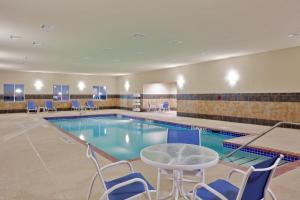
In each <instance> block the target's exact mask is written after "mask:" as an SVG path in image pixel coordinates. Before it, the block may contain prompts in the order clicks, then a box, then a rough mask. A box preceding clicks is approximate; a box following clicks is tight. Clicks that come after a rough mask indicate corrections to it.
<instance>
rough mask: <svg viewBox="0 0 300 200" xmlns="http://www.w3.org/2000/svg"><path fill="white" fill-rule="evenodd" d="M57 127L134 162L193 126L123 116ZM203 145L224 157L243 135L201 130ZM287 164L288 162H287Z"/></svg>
mask: <svg viewBox="0 0 300 200" xmlns="http://www.w3.org/2000/svg"><path fill="white" fill-rule="evenodd" d="M47 120H48V121H50V122H51V123H53V124H54V125H55V126H56V127H58V128H60V129H62V130H63V131H64V132H67V133H70V134H72V135H74V136H76V137H77V138H79V139H80V140H83V141H86V142H89V143H91V144H92V145H93V146H95V147H97V148H98V149H99V150H100V151H102V152H104V153H105V154H108V155H109V156H110V157H113V158H115V159H116V160H132V159H138V158H139V157H140V151H141V150H142V149H143V148H145V147H147V146H150V145H154V144H161V143H166V137H167V130H168V129H191V128H194V127H191V126H188V125H182V124H174V123H168V122H163V121H157V120H148V119H142V118H133V117H130V116H124V115H115V114H111V115H97V116H76V117H55V118H47ZM199 131H200V133H201V134H200V135H201V145H202V146H205V147H209V148H211V149H213V150H215V151H216V152H218V154H219V155H220V157H222V156H223V155H225V154H226V153H228V152H230V151H232V149H231V148H228V147H225V146H224V145H223V141H225V140H228V139H231V138H234V137H240V136H242V134H241V135H239V134H237V133H230V132H222V131H221V132H220V131H213V130H209V129H201V128H200V129H199ZM266 159H268V157H267V156H265V155H260V154H255V153H250V152H243V151H240V152H237V153H236V154H234V156H232V157H230V159H225V161H227V162H233V163H235V164H238V165H241V166H251V165H253V164H256V163H259V162H261V161H263V160H266ZM284 162H285V161H284Z"/></svg>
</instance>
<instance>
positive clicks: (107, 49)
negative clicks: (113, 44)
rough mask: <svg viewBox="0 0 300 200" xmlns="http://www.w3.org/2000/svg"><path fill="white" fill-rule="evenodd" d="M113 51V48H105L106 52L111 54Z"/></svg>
mask: <svg viewBox="0 0 300 200" xmlns="http://www.w3.org/2000/svg"><path fill="white" fill-rule="evenodd" d="M111 50H112V48H104V49H103V51H104V52H109V51H111Z"/></svg>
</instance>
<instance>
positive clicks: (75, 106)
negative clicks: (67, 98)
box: [71, 100, 81, 110]
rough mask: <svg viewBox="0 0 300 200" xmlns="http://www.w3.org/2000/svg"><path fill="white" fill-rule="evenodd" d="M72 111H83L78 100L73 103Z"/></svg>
mask: <svg viewBox="0 0 300 200" xmlns="http://www.w3.org/2000/svg"><path fill="white" fill-rule="evenodd" d="M71 109H72V110H81V106H80V104H79V102H78V100H72V101H71Z"/></svg>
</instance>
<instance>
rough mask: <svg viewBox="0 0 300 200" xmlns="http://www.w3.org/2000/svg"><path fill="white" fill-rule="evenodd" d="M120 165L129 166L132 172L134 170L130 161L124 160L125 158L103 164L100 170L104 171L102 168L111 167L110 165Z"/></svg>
mask: <svg viewBox="0 0 300 200" xmlns="http://www.w3.org/2000/svg"><path fill="white" fill-rule="evenodd" d="M120 165H127V166H128V167H129V170H130V172H132V173H133V172H134V170H133V167H132V165H131V163H130V162H128V161H126V160H121V161H118V162H114V163H111V164H108V165H105V166H104V167H102V168H101V169H100V171H104V170H106V169H108V168H112V167H116V166H120Z"/></svg>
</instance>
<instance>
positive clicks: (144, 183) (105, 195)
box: [100, 178, 150, 200]
mask: <svg viewBox="0 0 300 200" xmlns="http://www.w3.org/2000/svg"><path fill="white" fill-rule="evenodd" d="M136 182H140V183H142V184H143V186H144V189H145V192H146V194H147V197H148V199H150V193H149V189H148V185H147V183H146V182H145V181H144V180H143V179H141V178H134V179H131V180H128V181H125V182H123V183H119V184H116V185H114V186H113V187H111V188H109V189H108V190H106V191H105V192H104V194H103V195H102V196H101V197H100V200H103V199H106V197H107V196H108V195H109V193H111V192H113V191H114V190H116V189H118V188H121V187H124V186H126V185H130V184H132V183H136Z"/></svg>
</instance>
